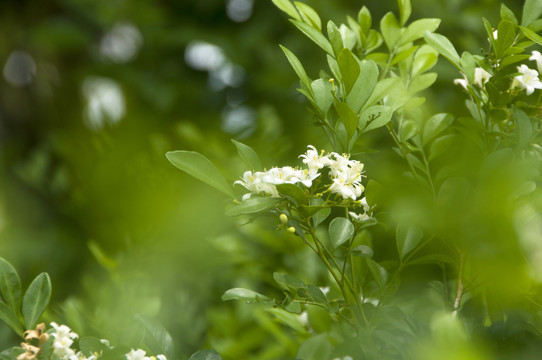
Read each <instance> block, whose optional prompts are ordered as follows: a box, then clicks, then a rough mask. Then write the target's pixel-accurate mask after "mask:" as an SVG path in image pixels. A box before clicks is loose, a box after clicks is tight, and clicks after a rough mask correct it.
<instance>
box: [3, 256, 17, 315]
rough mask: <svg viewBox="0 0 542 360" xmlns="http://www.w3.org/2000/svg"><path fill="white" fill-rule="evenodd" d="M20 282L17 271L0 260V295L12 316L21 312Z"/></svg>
mask: <svg viewBox="0 0 542 360" xmlns="http://www.w3.org/2000/svg"><path fill="white" fill-rule="evenodd" d="M21 293H22V290H21V280H20V279H19V275H18V274H17V271H16V270H15V269H14V268H13V266H11V264H10V263H8V262H7V261H6V260H4V259H3V258H0V295H1V296H2V300H3V301H4V302H5V303H6V304H7V305H9V307H10V308H11V309H12V310H13V313H14V314H19V312H20V311H21V310H20V309H21Z"/></svg>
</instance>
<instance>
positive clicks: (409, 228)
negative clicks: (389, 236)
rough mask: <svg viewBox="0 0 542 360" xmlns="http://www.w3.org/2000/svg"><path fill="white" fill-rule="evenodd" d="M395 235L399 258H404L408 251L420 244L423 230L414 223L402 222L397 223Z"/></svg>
mask: <svg viewBox="0 0 542 360" xmlns="http://www.w3.org/2000/svg"><path fill="white" fill-rule="evenodd" d="M395 237H396V242H397V251H398V252H399V258H400V259H401V260H403V259H404V258H405V256H406V255H408V253H410V252H411V251H412V250H414V249H415V248H416V247H417V246H418V245H419V243H420V241H421V240H422V238H423V231H422V229H421V228H420V227H418V226H416V225H414V224H407V223H401V224H399V225H397V231H396V234H395Z"/></svg>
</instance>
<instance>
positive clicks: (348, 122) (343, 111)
mask: <svg viewBox="0 0 542 360" xmlns="http://www.w3.org/2000/svg"><path fill="white" fill-rule="evenodd" d="M335 109H336V110H337V114H339V118H340V120H341V121H342V123H343V124H344V127H345V128H346V133H347V136H348V139H350V138H351V137H352V135H353V134H354V132H355V131H356V129H357V127H358V116H357V115H356V113H355V112H354V110H352V109H351V108H350V106H348V104H347V103H343V102H338V103H335Z"/></svg>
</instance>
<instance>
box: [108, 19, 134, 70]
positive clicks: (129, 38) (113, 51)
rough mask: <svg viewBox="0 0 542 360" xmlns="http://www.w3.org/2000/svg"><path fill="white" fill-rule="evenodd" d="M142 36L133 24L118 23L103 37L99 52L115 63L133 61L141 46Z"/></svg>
mask: <svg viewBox="0 0 542 360" xmlns="http://www.w3.org/2000/svg"><path fill="white" fill-rule="evenodd" d="M142 44H143V36H142V35H141V32H139V30H138V29H137V27H135V26H134V25H133V24H131V23H129V22H118V23H116V24H115V25H114V26H113V28H112V29H111V30H110V31H109V32H108V33H106V34H105V35H104V37H103V38H102V41H101V42H100V52H101V53H102V54H103V55H105V56H107V57H108V58H110V59H111V60H113V61H114V62H117V63H126V62H128V61H130V60H133V59H134V58H135V57H136V56H137V53H138V52H139V49H140V48H141V45H142Z"/></svg>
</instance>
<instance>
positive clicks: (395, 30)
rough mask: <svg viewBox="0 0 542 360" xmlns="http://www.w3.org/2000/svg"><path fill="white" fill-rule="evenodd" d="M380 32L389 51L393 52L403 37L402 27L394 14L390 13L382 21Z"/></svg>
mask: <svg viewBox="0 0 542 360" xmlns="http://www.w3.org/2000/svg"><path fill="white" fill-rule="evenodd" d="M380 31H381V32H382V36H383V37H384V41H385V42H386V45H387V47H388V49H389V50H390V51H391V50H392V49H393V48H394V46H395V44H396V43H397V41H398V40H399V37H400V36H401V27H400V26H399V23H398V22H397V18H396V17H395V15H393V13H392V12H388V13H387V14H386V15H384V17H383V18H382V20H380Z"/></svg>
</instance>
